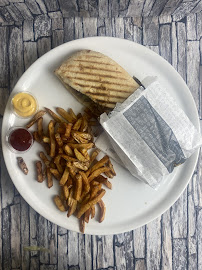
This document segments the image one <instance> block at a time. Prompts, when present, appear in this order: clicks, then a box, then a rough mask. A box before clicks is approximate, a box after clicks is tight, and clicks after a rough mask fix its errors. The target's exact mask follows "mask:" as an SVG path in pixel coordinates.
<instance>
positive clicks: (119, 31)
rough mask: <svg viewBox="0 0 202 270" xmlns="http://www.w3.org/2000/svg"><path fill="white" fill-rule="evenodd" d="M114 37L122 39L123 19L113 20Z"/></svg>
mask: <svg viewBox="0 0 202 270" xmlns="http://www.w3.org/2000/svg"><path fill="white" fill-rule="evenodd" d="M115 36H116V37H117V38H124V24H123V18H115Z"/></svg>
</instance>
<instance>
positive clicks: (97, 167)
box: [91, 156, 109, 173]
mask: <svg viewBox="0 0 202 270" xmlns="http://www.w3.org/2000/svg"><path fill="white" fill-rule="evenodd" d="M108 161H109V157H108V156H104V157H103V158H102V159H100V160H99V161H98V162H97V163H96V164H95V165H93V167H92V168H91V173H92V172H94V171H96V170H97V169H99V168H101V167H103V166H104V165H105V164H106V163H107V162H108Z"/></svg>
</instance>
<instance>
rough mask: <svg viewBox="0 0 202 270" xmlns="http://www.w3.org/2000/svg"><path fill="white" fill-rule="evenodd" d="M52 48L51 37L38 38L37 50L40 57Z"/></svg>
mask: <svg viewBox="0 0 202 270" xmlns="http://www.w3.org/2000/svg"><path fill="white" fill-rule="evenodd" d="M50 50H51V38H50V37H43V38H40V39H39V40H37V52H38V57H41V56H42V55H44V54H45V53H47V52H48V51H50Z"/></svg>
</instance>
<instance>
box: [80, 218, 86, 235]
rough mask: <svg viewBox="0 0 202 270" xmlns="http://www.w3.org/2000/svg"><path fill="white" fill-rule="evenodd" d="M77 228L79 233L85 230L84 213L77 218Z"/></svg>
mask: <svg viewBox="0 0 202 270" xmlns="http://www.w3.org/2000/svg"><path fill="white" fill-rule="evenodd" d="M79 229H80V232H81V233H84V231H85V221H84V215H83V216H82V217H81V218H80V219H79Z"/></svg>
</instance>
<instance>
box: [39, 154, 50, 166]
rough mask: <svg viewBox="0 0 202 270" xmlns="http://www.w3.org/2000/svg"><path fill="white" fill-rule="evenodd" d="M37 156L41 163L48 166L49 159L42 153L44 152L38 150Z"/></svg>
mask: <svg viewBox="0 0 202 270" xmlns="http://www.w3.org/2000/svg"><path fill="white" fill-rule="evenodd" d="M39 157H40V158H41V160H42V161H43V163H44V164H45V165H46V167H49V166H50V160H49V159H48V158H47V156H46V155H45V154H44V152H40V153H39Z"/></svg>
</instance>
